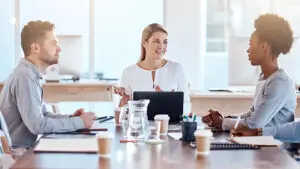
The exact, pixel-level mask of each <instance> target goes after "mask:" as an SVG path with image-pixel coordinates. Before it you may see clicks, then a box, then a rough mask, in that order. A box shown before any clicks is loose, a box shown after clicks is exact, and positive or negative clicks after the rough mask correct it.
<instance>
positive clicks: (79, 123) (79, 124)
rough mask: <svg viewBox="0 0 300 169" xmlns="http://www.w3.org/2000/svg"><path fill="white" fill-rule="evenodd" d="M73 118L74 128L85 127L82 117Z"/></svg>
mask: <svg viewBox="0 0 300 169" xmlns="http://www.w3.org/2000/svg"><path fill="white" fill-rule="evenodd" d="M72 120H73V125H74V128H75V129H76V130H77V129H83V128H84V124H83V121H82V120H81V118H80V117H78V116H77V117H72Z"/></svg>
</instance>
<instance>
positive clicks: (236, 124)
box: [234, 115, 241, 129]
mask: <svg viewBox="0 0 300 169" xmlns="http://www.w3.org/2000/svg"><path fill="white" fill-rule="evenodd" d="M240 119H241V116H240V115H239V116H238V118H237V119H236V122H235V125H234V129H237V126H238V124H239V121H240Z"/></svg>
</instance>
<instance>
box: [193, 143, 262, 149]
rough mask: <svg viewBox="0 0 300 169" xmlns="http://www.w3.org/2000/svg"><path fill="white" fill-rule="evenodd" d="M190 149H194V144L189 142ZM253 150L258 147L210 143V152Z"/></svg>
mask: <svg viewBox="0 0 300 169" xmlns="http://www.w3.org/2000/svg"><path fill="white" fill-rule="evenodd" d="M190 146H191V147H193V148H196V142H191V144H190ZM253 149H254V150H255V149H260V147H259V146H253V145H248V144H235V143H225V142H224V143H221V142H220V143H216V142H215V143H213V142H212V143H211V144H210V150H253Z"/></svg>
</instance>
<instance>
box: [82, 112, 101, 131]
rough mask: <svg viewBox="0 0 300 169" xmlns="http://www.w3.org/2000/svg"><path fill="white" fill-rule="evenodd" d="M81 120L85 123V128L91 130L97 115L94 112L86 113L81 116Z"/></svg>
mask: <svg viewBox="0 0 300 169" xmlns="http://www.w3.org/2000/svg"><path fill="white" fill-rule="evenodd" d="M80 118H81V120H82V121H83V124H84V128H91V127H92V124H93V123H94V120H96V119H97V117H96V116H95V113H92V112H84V113H82V114H81V115H80Z"/></svg>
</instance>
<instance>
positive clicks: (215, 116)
mask: <svg viewBox="0 0 300 169" xmlns="http://www.w3.org/2000/svg"><path fill="white" fill-rule="evenodd" d="M208 112H209V114H208V115H206V116H203V117H202V122H203V123H205V124H207V125H208V126H210V127H217V128H222V123H223V115H222V114H221V113H220V112H219V111H217V110H211V109H210V110H209V111H208Z"/></svg>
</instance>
